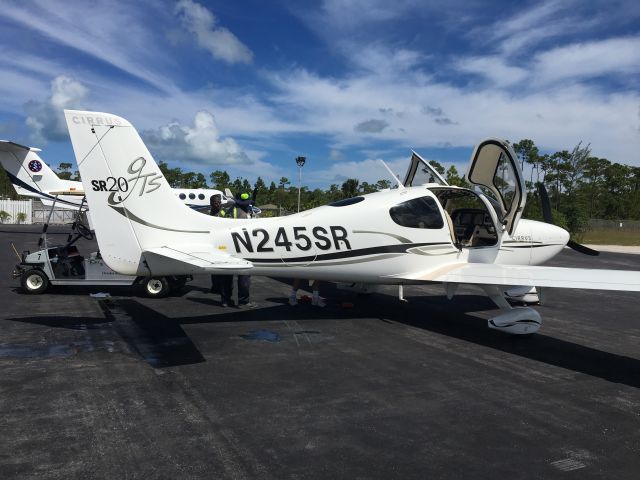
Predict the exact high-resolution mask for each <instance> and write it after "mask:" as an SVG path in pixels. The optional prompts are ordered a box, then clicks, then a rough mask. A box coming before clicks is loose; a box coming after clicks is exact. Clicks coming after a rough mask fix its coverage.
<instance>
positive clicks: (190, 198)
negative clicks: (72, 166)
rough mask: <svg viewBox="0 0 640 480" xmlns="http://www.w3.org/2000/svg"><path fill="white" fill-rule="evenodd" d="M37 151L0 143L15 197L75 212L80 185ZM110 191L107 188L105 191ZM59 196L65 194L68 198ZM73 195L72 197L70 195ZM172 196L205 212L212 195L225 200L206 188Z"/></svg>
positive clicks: (1, 160) (176, 191)
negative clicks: (59, 175)
mask: <svg viewBox="0 0 640 480" xmlns="http://www.w3.org/2000/svg"><path fill="white" fill-rule="evenodd" d="M40 151H41V150H40V149H39V148H32V147H25V146H24V145H20V144H18V143H15V142H10V141H8V140H0V164H2V168H4V170H5V172H6V173H7V176H8V177H9V180H10V181H11V184H12V185H13V188H14V189H15V191H16V193H17V194H18V195H23V196H27V197H34V198H38V199H40V201H41V202H42V204H43V205H45V206H46V207H51V205H52V204H53V201H54V199H55V200H56V206H57V207H59V208H68V209H77V208H78V207H80V204H81V202H82V195H78V193H81V192H83V191H84V188H83V186H82V182H78V181H74V180H63V179H61V178H60V177H58V175H57V174H56V173H55V172H54V171H53V170H51V168H49V166H48V165H47V164H46V163H45V162H44V161H43V160H42V158H40V156H39V155H38V152H40ZM109 188H110V187H109ZM60 192H69V194H68V195H64V194H60ZM73 193H75V195H74V194H73ZM173 193H174V195H175V196H176V197H178V198H179V199H180V200H181V201H182V202H183V203H185V204H186V205H188V206H189V207H191V208H193V209H194V210H200V211H203V210H206V209H208V207H209V205H210V200H209V199H210V197H211V196H212V195H222V203H223V205H224V204H226V203H228V202H229V201H230V199H228V198H227V197H226V196H225V194H224V193H223V192H221V191H220V190H215V189H208V188H174V189H173Z"/></svg>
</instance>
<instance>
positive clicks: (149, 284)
mask: <svg viewBox="0 0 640 480" xmlns="http://www.w3.org/2000/svg"><path fill="white" fill-rule="evenodd" d="M142 284H143V285H144V291H145V293H146V294H147V296H148V297H151V298H162V297H166V296H167V295H168V294H169V290H170V289H169V282H168V281H167V279H166V278H165V277H151V278H147V279H145V280H144V281H143V283H142Z"/></svg>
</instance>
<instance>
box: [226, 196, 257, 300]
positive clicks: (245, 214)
mask: <svg viewBox="0 0 640 480" xmlns="http://www.w3.org/2000/svg"><path fill="white" fill-rule="evenodd" d="M250 208H251V200H250V199H249V194H248V193H243V194H241V195H240V199H239V200H235V202H234V204H233V206H232V207H231V208H229V209H227V211H226V213H225V215H224V217H225V218H249V212H250ZM219 216H223V215H219ZM250 288H251V276H250V275H238V307H244V308H255V307H256V306H257V305H256V304H255V303H253V302H251V301H250V300H249V291H250ZM220 296H221V297H222V300H221V305H222V306H223V307H226V306H227V305H232V303H233V302H232V300H231V297H232V296H233V276H232V275H220Z"/></svg>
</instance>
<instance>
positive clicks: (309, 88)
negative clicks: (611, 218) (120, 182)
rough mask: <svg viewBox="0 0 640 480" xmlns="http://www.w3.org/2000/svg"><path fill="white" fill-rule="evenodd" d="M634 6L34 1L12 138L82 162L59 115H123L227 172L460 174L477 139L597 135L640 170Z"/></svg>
mask: <svg viewBox="0 0 640 480" xmlns="http://www.w3.org/2000/svg"><path fill="white" fill-rule="evenodd" d="M639 74H640V3H638V2H637V1H626V0H621V1H606V2H605V1H590V2H584V1H572V0H566V1H535V2H506V1H505V2H492V3H489V2H480V1H469V0H466V1H457V0H453V1H448V2H440V1H437V2H436V1H426V0H396V1H395V2H389V1H388V0H367V1H365V0H326V1H324V2H322V1H320V2H300V1H278V0H275V1H270V2H262V1H257V0H255V1H243V0H237V1H234V2H229V1H223V0H219V1H218V0H214V1H204V0H203V1H200V2H197V1H195V0H179V1H136V2H113V1H100V0H97V1H92V2H86V1H74V0H71V1H69V0H66V1H57V0H46V1H44V0H43V1H23V2H4V4H3V6H2V8H1V9H0V98H1V99H2V101H1V102H0V138H5V139H11V140H14V141H18V142H22V143H25V144H29V145H32V146H37V147H40V148H42V149H43V152H42V156H43V158H44V159H45V160H46V161H47V162H48V163H50V164H53V165H56V164H58V163H59V162H61V161H69V160H73V158H74V157H73V153H72V149H71V146H70V143H69V140H68V136H67V133H66V127H65V125H64V120H63V117H62V109H64V108H76V109H87V110H96V111H103V112H107V113H112V114H116V115H119V116H122V117H125V118H126V119H127V120H129V121H130V122H131V123H132V124H133V125H134V126H135V127H136V128H137V129H138V131H139V132H141V134H142V136H143V138H144V139H145V141H146V142H147V146H148V147H149V149H150V150H151V152H152V154H153V155H154V157H155V158H156V160H164V161H166V162H168V163H169V164H170V165H172V166H179V167H182V168H183V169H189V170H196V171H201V172H203V173H205V174H207V175H208V173H210V172H211V171H213V170H216V169H225V170H227V171H228V172H229V173H230V174H231V175H232V177H235V176H243V177H245V178H248V179H250V180H252V181H253V180H254V179H255V178H256V177H257V176H258V175H260V176H262V177H263V178H264V179H265V180H267V181H270V180H276V181H277V180H278V179H279V178H280V177H281V176H286V177H289V178H290V179H295V178H297V171H296V168H297V167H296V166H295V161H294V159H295V157H296V156H298V155H305V156H307V157H308V161H307V165H306V166H305V167H304V172H303V179H304V180H303V182H304V183H305V184H307V185H310V186H314V187H315V186H320V187H326V186H328V185H329V184H330V183H340V182H342V181H344V179H346V178H348V177H356V178H359V179H360V180H362V181H369V182H374V181H376V180H378V179H380V178H386V173H385V170H384V169H383V167H381V166H380V165H379V162H378V159H384V160H385V161H386V162H388V163H389V164H390V165H391V167H392V169H393V171H395V172H397V173H400V174H404V171H405V169H406V165H407V162H408V159H409V157H410V150H411V149H415V150H416V151H418V152H419V153H420V154H421V155H422V156H423V157H425V158H428V159H434V160H438V161H440V162H441V163H445V164H455V165H456V166H457V167H458V169H459V170H461V171H464V169H465V168H466V163H467V161H468V158H469V155H470V153H471V150H472V148H473V145H474V144H475V143H477V142H478V141H479V140H481V139H482V138H484V137H487V136H494V137H500V138H506V139H509V140H512V141H518V140H520V139H522V138H531V139H533V140H534V141H535V142H536V144H537V145H538V146H539V147H540V148H541V149H543V150H544V151H555V150H558V149H569V150H570V149H571V148H572V147H573V146H574V145H576V144H577V143H578V142H580V141H582V142H584V143H591V147H592V154H594V155H597V156H600V157H605V158H608V159H609V160H611V161H616V162H621V163H626V164H630V165H640V154H639V153H638V152H640V88H639V87H640V75H639Z"/></svg>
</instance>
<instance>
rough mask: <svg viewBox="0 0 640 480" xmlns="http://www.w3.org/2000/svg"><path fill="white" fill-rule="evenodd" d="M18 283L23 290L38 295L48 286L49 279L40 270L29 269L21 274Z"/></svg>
mask: <svg viewBox="0 0 640 480" xmlns="http://www.w3.org/2000/svg"><path fill="white" fill-rule="evenodd" d="M20 284H21V285H22V288H23V289H24V290H25V292H27V293H31V294H33V295H38V294H40V293H44V292H45V291H46V290H47V288H49V279H48V278H47V276H46V275H45V273H44V272H43V271H42V270H37V269H31V270H27V271H26V272H24V273H23V274H22V277H21V278H20Z"/></svg>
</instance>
